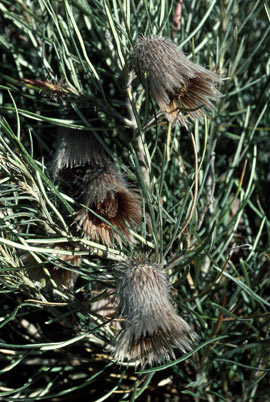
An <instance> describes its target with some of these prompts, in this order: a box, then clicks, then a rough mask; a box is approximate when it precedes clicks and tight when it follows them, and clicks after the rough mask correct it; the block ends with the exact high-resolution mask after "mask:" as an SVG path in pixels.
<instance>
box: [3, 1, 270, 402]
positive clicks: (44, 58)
mask: <svg viewBox="0 0 270 402" xmlns="http://www.w3.org/2000/svg"><path fill="white" fill-rule="evenodd" d="M176 6H177V2H176V1H172V2H169V1H167V0H161V1H154V0H150V1H143V0H137V1H136V0H125V1H120V0H111V1H109V0H104V1H99V0H92V1H87V0H71V1H68V0H64V1H57V0H51V1H50V0H39V1H37V0H35V1H31V0H26V1H19V0H16V1H10V0H1V1H0V18H1V24H0V46H1V97H0V103H1V115H2V117H1V138H0V158H1V174H0V192H1V198H0V214H1V227H0V250H1V251H0V259H1V263H0V270H1V273H0V281H1V282H0V283H1V285H0V286H1V287H0V291H1V294H0V300H1V322H0V325H1V335H0V338H1V341H0V343H1V345H0V349H1V355H0V358H1V366H2V370H1V378H0V395H1V398H2V400H3V401H15V400H20V401H26V400H27V401H31V400H32V401H37V400H48V401H51V400H58V401H64V400H79V399H80V398H81V399H82V398H84V399H85V400H91V401H93V400H96V401H101V400H106V399H108V400H130V401H134V400H136V399H137V400H148V401H149V400H151V401H152V400H162V401H164V400H165V401H170V400H175V401H178V400H179V401H180V400H181V401H193V400H194V401H200V400H208V401H231V400H233V401H251V400H254V401H266V400H268V398H269V397H268V395H269V392H270V383H269V370H270V368H269V352H270V347H269V339H270V338H269V331H270V326H269V316H270V312H269V311H270V310H269V307H270V299H269V284H270V276H269V268H270V261H269V260H270V252H269V243H270V238H269V235H270V223H269V213H270V209H269V196H270V191H269V188H270V183H269V181H270V175H269V161H270V139H269V129H270V126H269V119H268V116H269V113H268V110H267V107H268V104H269V103H268V102H269V80H270V61H269V55H268V49H269V46H270V43H269V38H270V35H269V31H270V24H269V18H270V6H269V4H268V2H265V3H263V2H261V1H255V0H254V1H250V2H248V3H247V2H244V1H243V0H238V1H237V0H230V1H227V2H225V1H222V0H212V1H210V0H204V1H202V0H199V1H190V2H189V1H183V4H182V17H181V26H180V27H178V29H174V28H175V27H174V24H173V18H174V14H175V10H176ZM140 34H145V35H150V34H156V35H162V36H168V37H173V38H174V41H175V43H177V45H179V46H180V47H182V48H183V51H184V52H185V54H186V55H188V56H189V57H190V58H191V59H192V60H194V61H195V62H197V63H200V64H201V65H203V66H206V67H208V68H210V69H211V70H214V71H217V72H218V73H219V74H221V76H222V81H223V85H222V87H221V88H220V90H221V92H222V97H221V99H220V101H219V103H218V105H217V110H216V111H215V112H214V113H213V114H212V115H209V116H208V117H206V118H205V119H204V120H203V121H200V122H199V121H196V122H195V124H194V125H189V126H188V129H185V128H180V127H179V126H174V127H172V131H171V140H170V138H169V139H168V136H169V128H168V123H167V122H166V121H165V120H164V118H163V117H162V116H160V112H159V111H158V107H157V105H156V103H155V101H154V100H153V99H152V98H151V94H150V93H149V92H148V88H147V86H145V85H142V83H140V81H139V80H138V79H137V78H136V76H135V75H134V74H133V73H132V72H130V69H129V65H130V54H131V51H132V48H133V46H134V44H135V42H136V39H137V38H138V36H139V35H140ZM61 126H64V127H69V128H79V129H84V130H88V131H91V132H92V133H94V135H95V136H96V137H97V138H98V139H99V142H100V143H101V144H102V145H103V147H104V149H105V150H106V152H107V153H108V155H110V156H111V157H112V158H113V160H114V162H115V163H116V164H117V166H118V167H119V168H120V169H121V171H122V172H123V173H124V174H125V176H126V177H127V178H128V180H129V182H130V183H131V184H132V185H133V186H134V187H138V188H139V189H140V191H141V194H142V199H143V219H142V225H141V227H140V228H133V231H134V236H135V238H136V243H135V244H129V243H128V242H127V241H126V242H124V243H123V247H122V249H120V248H119V246H118V245H115V247H111V248H110V249H109V250H108V249H107V247H105V246H103V245H101V244H98V243H96V242H93V241H90V240H87V239H84V238H81V237H74V236H73V235H72V234H71V232H70V216H71V214H72V213H73V212H74V211H75V210H76V208H77V207H78V202H77V200H76V199H74V198H73V197H72V196H71V194H68V193H66V192H65V191H64V190H62V188H61V187H60V186H59V183H57V182H55V181H54V180H53V178H52V173H51V167H50V162H51V160H52V157H53V153H54V148H55V144H56V135H57V132H58V130H59V127H61ZM191 133H193V134H194V138H195V144H196V149H195V148H194V146H193V144H192V139H191ZM167 139H168V141H167ZM169 140H170V141H169ZM168 147H169V148H168ZM65 245H72V247H73V248H74V250H75V251H74V252H73V251H71V250H70V249H68V247H64V246H65ZM140 253H143V254H147V255H149V257H151V258H152V259H154V260H155V261H156V262H163V263H164V269H166V270H167V272H168V273H169V275H170V282H171V284H172V296H173V301H174V303H175V305H176V306H177V307H178V308H179V309H181V315H182V316H183V317H184V318H185V319H186V320H187V321H188V322H189V324H190V325H191V326H193V327H194V329H195V330H196V332H197V333H198V334H199V335H200V340H199V341H198V342H197V344H195V345H194V350H193V351H192V352H191V353H188V354H185V355H183V354H182V353H181V352H179V351H177V350H176V351H175V353H176V360H175V361H172V362H168V363H167V364H165V365H163V366H159V367H152V368H149V367H143V368H141V369H138V368H137V369H136V371H135V370H134V367H132V365H131V366H130V367H128V366H126V365H124V364H123V365H116V364H115V363H114V361H113V358H112V355H111V351H112V346H111V345H112V343H113V338H114V332H115V327H114V324H113V323H112V322H111V320H110V319H107V318H106V317H102V316H100V315H98V314H96V313H95V312H93V310H91V307H90V305H91V303H93V302H95V301H96V300H100V299H101V298H103V297H104V298H105V297H107V296H109V295H111V294H113V293H114V289H115V286H114V277H113V271H114V269H115V264H116V263H117V261H122V260H123V259H125V258H126V257H129V256H133V255H134V254H140ZM74 254H75V255H79V256H80V257H81V265H80V269H79V278H78V281H77V283H76V286H75V289H74V292H73V293H72V292H69V291H68V290H64V289H63V288H59V287H57V286H56V284H55V283H54V281H53V280H52V278H50V272H49V270H48V269H49V267H51V266H55V267H57V266H58V267H61V268H63V267H64V268H65V269H66V270H70V271H74V270H75V271H76V266H74V265H73V264H72V263H71V262H69V260H68V258H67V259H63V258H62V259H61V256H62V257H63V256H70V255H74ZM27 261H28V262H27ZM29 261H30V262H29ZM63 261H64V262H63ZM40 267H42V268H44V270H45V272H47V277H46V278H45V279H44V278H43V280H42V281H41V282H37V281H35V280H33V279H31V277H30V276H29V275H28V272H27V271H28V269H29V270H30V269H35V268H36V269H39V268H40ZM46 270H47V271H46ZM97 285H99V286H100V288H101V289H103V290H102V293H101V294H99V293H96V292H95V291H96V289H97Z"/></svg>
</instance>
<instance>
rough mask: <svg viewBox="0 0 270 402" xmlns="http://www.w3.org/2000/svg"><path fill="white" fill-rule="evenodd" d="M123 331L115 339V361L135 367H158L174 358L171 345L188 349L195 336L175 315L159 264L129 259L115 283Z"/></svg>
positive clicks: (184, 350) (165, 279)
mask: <svg viewBox="0 0 270 402" xmlns="http://www.w3.org/2000/svg"><path fill="white" fill-rule="evenodd" d="M116 290H117V292H116V293H117V296H118V298H119V313H120V316H121V317H122V318H123V319H124V321H123V328H122V330H121V331H120V333H119V334H118V336H117V339H116V350H115V358H116V360H117V361H118V362H122V361H124V360H125V359H126V360H128V361H135V364H136V365H138V364H141V365H144V364H145V363H148V364H150V365H152V364H153V363H161V362H162V361H164V360H168V359H170V358H171V357H172V358H173V357H174V352H173V348H172V345H175V346H177V347H178V348H179V349H181V350H182V351H183V352H186V351H187V350H190V349H191V345H192V342H193V341H194V340H195V339H196V337H197V335H196V333H195V332H194V331H193V330H192V329H191V328H190V326H189V325H188V324H187V323H186V322H185V321H184V320H183V319H182V318H181V317H179V315H177V313H176V311H175V309H174V307H173V305H172V304H171V301H170V297H169V286H168V282H167V278H166V275H165V273H164V271H163V270H162V269H161V266H160V265H159V264H153V263H148V262H146V261H144V260H142V259H141V260H136V259H132V260H129V261H127V262H125V265H124V266H123V268H122V269H121V270H120V273H119V277H118V280H117V286H116Z"/></svg>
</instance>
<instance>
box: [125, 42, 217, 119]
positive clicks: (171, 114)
mask: <svg viewBox="0 0 270 402" xmlns="http://www.w3.org/2000/svg"><path fill="white" fill-rule="evenodd" d="M132 60H133V68H134V70H135V71H136V72H137V74H138V75H139V76H140V78H141V79H143V78H144V77H145V76H147V78H148V80H149V85H150V90H151V91H152V93H153V96H154V97H155V99H156V101H157V103H158V105H159V107H160V109H161V111H162V112H163V113H164V114H165V117H166V118H167V120H169V121H170V122H171V123H176V122H179V123H180V124H181V125H184V126H186V123H187V121H188V120H189V119H200V118H202V117H203V116H204V115H205V113H206V112H207V110H212V109H214V105H213V104H212V102H211V100H213V101H216V100H217V99H218V98H219V96H220V92H219V91H218V90H217V89H216V87H215V86H216V85H217V84H219V83H220V77H219V76H218V75H217V74H215V73H213V72H212V71H209V70H207V69H206V68H204V67H202V66H200V65H198V64H195V63H193V62H192V61H190V60H188V59H187V57H186V56H185V55H184V53H183V52H182V51H181V50H180V49H179V48H178V47H177V46H176V45H175V44H174V43H173V42H172V41H171V40H170V39H168V38H162V37H155V36H150V37H143V36H142V37H140V38H139V40H138V42H137V44H136V46H135V48H134V51H133V57H132Z"/></svg>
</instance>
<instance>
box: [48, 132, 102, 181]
mask: <svg viewBox="0 0 270 402" xmlns="http://www.w3.org/2000/svg"><path fill="white" fill-rule="evenodd" d="M107 160H108V158H107V156H106V154H105V152H104V150H103V148H102V147H101V145H100V144H99V142H98V141H97V140H96V138H95V137H94V136H93V135H92V134H91V133H89V132H88V131H79V130H71V129H67V128H64V129H61V130H60V132H59V136H58V144H57V149H56V152H55V156H54V160H53V166H52V168H53V175H54V177H57V175H58V174H59V172H60V171H61V170H62V169H65V168H68V169H72V168H76V167H78V166H85V165H90V166H103V164H104V163H105V162H106V161H107Z"/></svg>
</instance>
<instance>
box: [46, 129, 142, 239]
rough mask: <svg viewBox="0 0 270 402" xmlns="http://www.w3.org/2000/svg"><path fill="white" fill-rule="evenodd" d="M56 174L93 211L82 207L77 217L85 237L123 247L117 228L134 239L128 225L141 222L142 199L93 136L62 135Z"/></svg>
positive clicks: (55, 167) (55, 164) (126, 236)
mask: <svg viewBox="0 0 270 402" xmlns="http://www.w3.org/2000/svg"><path fill="white" fill-rule="evenodd" d="M53 171H54V175H55V176H59V177H60V178H61V179H62V180H64V181H65V182H67V183H69V184H70V187H71V189H72V192H73V196H74V197H75V198H76V199H77V200H78V201H79V202H80V203H82V204H84V205H86V206H87V208H89V209H91V211H90V210H89V209H87V208H81V209H80V210H79V211H78V212H76V213H75V216H74V221H75V222H76V223H77V226H78V227H79V228H81V229H82V231H83V233H84V235H85V236H87V237H89V238H91V239H92V240H94V241H101V242H103V243H105V244H107V245H112V244H113V242H114V240H116V241H117V242H118V243H119V244H120V245H121V243H122V240H121V237H120V236H119V234H118V233H117V231H116V230H114V228H116V229H117V230H118V231H119V232H120V233H121V234H122V235H123V236H124V237H125V238H126V239H128V240H132V237H131V234H130V230H129V225H134V224H139V223H140V221H141V203H140V197H139V195H138V194H137V193H136V192H135V191H133V190H131V189H130V188H129V187H128V185H127V183H126V181H125V180H124V178H123V177H122V175H121V174H120V172H119V171H118V170H117V169H116V168H115V166H114V165H113V164H112V163H111V161H110V160H109V159H108V157H107V156H106V154H105V152H104V151H103V149H102V148H101V146H100V145H99V143H98V142H97V140H96V139H95V138H94V137H91V134H90V133H88V135H85V134H84V133H83V134H81V133H75V134H74V135H73V136H72V133H66V132H65V133H64V134H63V135H62V136H61V138H60V141H59V146H58V150H57V152H56V156H55V159H54V163H53ZM102 218H104V220H103V219H102ZM106 221H107V222H106ZM112 226H113V227H114V228H113V227H112Z"/></svg>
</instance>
